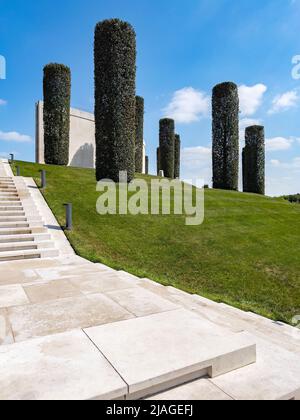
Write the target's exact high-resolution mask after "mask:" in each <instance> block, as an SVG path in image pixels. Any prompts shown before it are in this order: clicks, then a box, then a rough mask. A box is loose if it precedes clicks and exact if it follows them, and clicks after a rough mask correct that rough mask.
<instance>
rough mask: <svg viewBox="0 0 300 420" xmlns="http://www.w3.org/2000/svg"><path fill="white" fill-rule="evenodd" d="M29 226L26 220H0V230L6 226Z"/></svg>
mask: <svg viewBox="0 0 300 420" xmlns="http://www.w3.org/2000/svg"><path fill="white" fill-rule="evenodd" d="M19 227H20V228H29V223H28V222H0V231H1V230H2V229H8V228H19Z"/></svg>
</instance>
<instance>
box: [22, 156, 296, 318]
mask: <svg viewBox="0 0 300 420" xmlns="http://www.w3.org/2000/svg"><path fill="white" fill-rule="evenodd" d="M15 165H19V166H20V167H21V175H22V176H30V177H33V178H35V179H36V181H37V183H38V185H39V179H40V175H39V170H40V169H46V170H47V183H48V187H47V189H46V190H45V192H44V196H45V198H46V200H47V202H48V204H49V205H50V207H51V209H52V210H53V212H54V214H55V215H56V217H57V219H58V221H59V222H60V224H61V225H63V224H64V223H65V210H64V207H63V203H65V202H72V203H73V206H74V230H73V231H72V232H67V236H68V238H69V240H70V241H71V243H72V245H73V247H74V249H75V250H76V252H77V253H78V254H79V255H81V256H82V257H85V258H87V259H89V260H91V261H94V262H102V263H105V264H107V265H109V266H111V267H113V268H116V269H123V270H126V271H128V272H131V273H132V274H135V275H138V276H141V277H149V278H151V279H153V280H155V281H157V282H160V283H162V284H164V285H173V286H175V287H178V288H181V289H182V290H185V291H188V292H191V293H198V294H200V295H202V296H206V297H208V298H210V299H213V300H215V301H220V302H225V303H228V304H231V305H234V306H237V307H240V308H242V309H244V310H248V311H253V312H256V313H259V314H261V315H264V316H268V317H270V318H273V319H276V320H281V321H285V322H291V319H292V318H293V317H294V316H295V315H299V314H300V274H299V270H300V256H299V250H300V206H298V205H293V204H290V203H289V202H287V201H285V200H284V199H272V198H266V197H262V196H257V195H253V194H243V193H237V192H229V191H219V190H206V191H205V222H204V223H203V225H201V226H194V227H187V226H185V223H184V219H183V216H99V215H98V214H97V212H96V200H97V198H98V197H99V193H97V192H96V188H95V187H96V182H95V176H94V171H93V170H89V169H76V168H65V167H56V166H55V167H54V166H43V165H37V164H32V163H25V162H16V163H15V164H14V166H15ZM144 178H145V179H148V180H150V177H144Z"/></svg>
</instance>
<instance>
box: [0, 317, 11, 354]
mask: <svg viewBox="0 0 300 420" xmlns="http://www.w3.org/2000/svg"><path fill="white" fill-rule="evenodd" d="M12 343H14V338H13V335H12V331H11V328H10V323H9V320H8V314H7V310H6V309H0V346H3V345H5V344H12Z"/></svg>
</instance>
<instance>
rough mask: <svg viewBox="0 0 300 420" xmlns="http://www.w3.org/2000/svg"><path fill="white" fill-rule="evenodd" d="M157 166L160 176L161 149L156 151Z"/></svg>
mask: <svg viewBox="0 0 300 420" xmlns="http://www.w3.org/2000/svg"><path fill="white" fill-rule="evenodd" d="M156 164H157V176H158V175H159V172H160V148H159V147H158V148H157V149H156Z"/></svg>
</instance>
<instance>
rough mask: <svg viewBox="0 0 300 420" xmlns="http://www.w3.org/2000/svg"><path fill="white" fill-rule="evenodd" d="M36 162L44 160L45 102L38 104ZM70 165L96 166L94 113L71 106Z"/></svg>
mask: <svg viewBox="0 0 300 420" xmlns="http://www.w3.org/2000/svg"><path fill="white" fill-rule="evenodd" d="M35 150H36V153H35V154H36V163H41V164H43V163H45V160H44V123H43V102H42V101H39V102H37V104H36V136H35ZM69 150H70V151H69V166H74V167H78V168H94V167H95V153H96V152H95V118H94V114H92V113H89V112H85V111H81V110H80V109H75V108H71V112H70V149H69ZM143 161H144V165H143V173H145V170H146V164H145V161H146V146H145V144H144V159H143Z"/></svg>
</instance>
